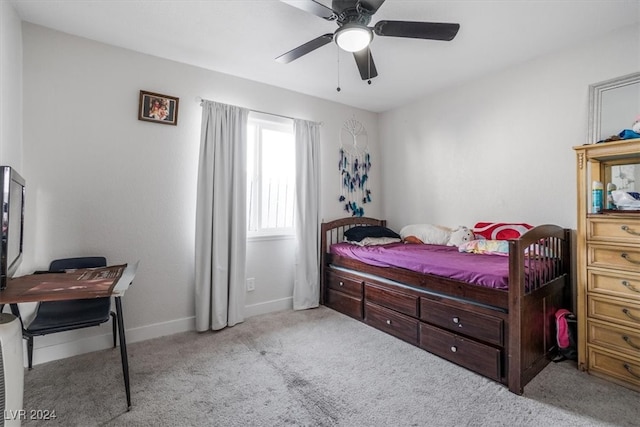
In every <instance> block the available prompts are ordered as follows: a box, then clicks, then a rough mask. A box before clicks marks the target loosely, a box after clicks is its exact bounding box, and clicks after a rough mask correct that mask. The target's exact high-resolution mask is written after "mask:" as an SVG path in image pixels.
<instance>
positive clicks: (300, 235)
mask: <svg viewBox="0 0 640 427" xmlns="http://www.w3.org/2000/svg"><path fill="white" fill-rule="evenodd" d="M294 131H295V138H296V141H295V145H296V211H295V222H296V267H295V278H294V285H293V309H294V310H304V309H307V308H313V307H318V305H319V301H320V231H319V226H320V223H319V221H318V219H319V215H320V213H319V210H320V203H319V200H320V147H319V145H320V124H318V123H313V122H308V121H305V120H299V119H296V120H294Z"/></svg>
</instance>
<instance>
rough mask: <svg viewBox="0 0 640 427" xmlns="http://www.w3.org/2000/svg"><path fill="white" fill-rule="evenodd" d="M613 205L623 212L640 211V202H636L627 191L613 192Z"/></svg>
mask: <svg viewBox="0 0 640 427" xmlns="http://www.w3.org/2000/svg"><path fill="white" fill-rule="evenodd" d="M611 197H612V198H613V203H615V205H616V206H617V207H618V209H622V210H635V209H640V200H636V199H634V198H633V196H632V195H631V194H629V193H627V192H626V191H622V190H613V191H612V192H611Z"/></svg>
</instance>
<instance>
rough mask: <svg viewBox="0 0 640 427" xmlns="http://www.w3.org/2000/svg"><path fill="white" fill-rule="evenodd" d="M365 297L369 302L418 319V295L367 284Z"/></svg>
mask: <svg viewBox="0 0 640 427" xmlns="http://www.w3.org/2000/svg"><path fill="white" fill-rule="evenodd" d="M364 297H365V300H366V301H367V302H372V303H374V304H377V305H379V306H382V307H386V308H390V309H391V310H395V311H397V312H400V313H404V314H406V315H408V316H411V317H418V297H417V296H416V295H411V294H409V293H406V292H398V291H394V290H390V289H386V288H382V287H379V286H375V285H372V284H370V283H365V285H364Z"/></svg>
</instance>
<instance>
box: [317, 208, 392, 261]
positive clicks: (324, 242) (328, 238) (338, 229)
mask: <svg viewBox="0 0 640 427" xmlns="http://www.w3.org/2000/svg"><path fill="white" fill-rule="evenodd" d="M359 225H379V226H382V227H386V225H387V220H385V219H376V218H368V217H364V216H362V217H349V218H340V219H336V220H333V221H329V222H323V223H322V224H321V225H320V233H321V234H320V247H321V254H325V253H327V252H329V247H330V246H331V245H332V244H334V243H339V242H342V241H343V240H344V232H345V231H347V230H348V229H350V228H352V227H356V226H359Z"/></svg>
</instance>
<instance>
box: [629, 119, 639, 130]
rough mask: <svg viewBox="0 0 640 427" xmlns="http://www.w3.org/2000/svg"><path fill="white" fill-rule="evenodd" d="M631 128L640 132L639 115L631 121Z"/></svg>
mask: <svg viewBox="0 0 640 427" xmlns="http://www.w3.org/2000/svg"><path fill="white" fill-rule="evenodd" d="M631 130H632V131H634V132H635V133H640V116H638V117H636V121H635V122H633V125H632V126H631Z"/></svg>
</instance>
